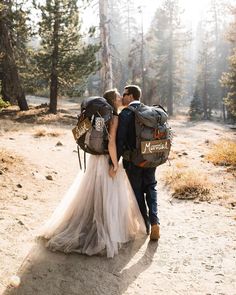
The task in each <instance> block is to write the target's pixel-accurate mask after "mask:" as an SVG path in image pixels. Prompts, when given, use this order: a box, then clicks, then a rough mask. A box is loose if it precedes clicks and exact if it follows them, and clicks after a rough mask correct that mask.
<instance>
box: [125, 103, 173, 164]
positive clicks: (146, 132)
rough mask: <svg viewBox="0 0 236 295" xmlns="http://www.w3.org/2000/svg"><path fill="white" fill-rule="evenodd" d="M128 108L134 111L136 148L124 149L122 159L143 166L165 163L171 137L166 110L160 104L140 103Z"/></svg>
mask: <svg viewBox="0 0 236 295" xmlns="http://www.w3.org/2000/svg"><path fill="white" fill-rule="evenodd" d="M128 108H129V109H130V110H131V111H133V112H134V113H135V130H136V149H135V150H133V151H126V152H125V154H124V159H126V160H129V161H131V162H133V163H134V164H135V165H136V166H139V167H143V168H149V167H157V166H159V165H161V164H163V163H165V162H166V161H167V159H168V156H169V153H170V147H171V137H172V135H171V129H170V127H169V125H168V123H167V118H168V115H167V112H166V111H165V110H164V109H163V108H162V107H161V106H146V105H144V104H142V103H141V104H140V106H138V107H137V108H134V107H132V106H129V107H128Z"/></svg>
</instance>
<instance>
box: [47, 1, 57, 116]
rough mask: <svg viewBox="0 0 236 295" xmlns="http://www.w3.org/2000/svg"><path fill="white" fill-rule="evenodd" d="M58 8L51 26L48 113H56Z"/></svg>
mask: <svg viewBox="0 0 236 295" xmlns="http://www.w3.org/2000/svg"><path fill="white" fill-rule="evenodd" d="M58 10H59V7H57V3H56V7H55V22H54V26H53V52H52V68H51V81H50V105H49V112H50V113H53V114H56V113H57V95H58V73H57V65H58V47H59V38H58V32H59V11H58Z"/></svg>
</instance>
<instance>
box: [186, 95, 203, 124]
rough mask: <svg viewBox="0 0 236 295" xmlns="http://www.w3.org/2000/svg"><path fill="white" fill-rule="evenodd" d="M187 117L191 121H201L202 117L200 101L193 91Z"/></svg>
mask: <svg viewBox="0 0 236 295" xmlns="http://www.w3.org/2000/svg"><path fill="white" fill-rule="evenodd" d="M189 116H190V119H191V120H199V119H202V116H203V108H202V100H201V98H200V96H199V93H198V91H197V90H195V92H194V95H193V99H192V101H191V103H190V110H189Z"/></svg>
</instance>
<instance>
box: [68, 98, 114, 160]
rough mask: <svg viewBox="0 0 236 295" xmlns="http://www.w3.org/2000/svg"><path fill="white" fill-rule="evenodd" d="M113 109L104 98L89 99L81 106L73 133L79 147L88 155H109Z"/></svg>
mask: <svg viewBox="0 0 236 295" xmlns="http://www.w3.org/2000/svg"><path fill="white" fill-rule="evenodd" d="M112 116H113V108H112V106H111V105H110V104H109V103H108V102H107V101H106V99H105V98H103V97H89V98H86V99H84V100H83V102H82V104H81V113H80V115H79V117H78V123H77V125H76V127H74V128H73V130H72V132H73V135H74V138H75V140H76V142H77V144H78V146H79V147H80V148H81V149H82V150H84V151H85V152H87V153H90V154H93V155H102V154H107V153H108V140H109V133H108V124H109V121H110V119H111V118H112Z"/></svg>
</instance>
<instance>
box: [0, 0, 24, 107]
mask: <svg viewBox="0 0 236 295" xmlns="http://www.w3.org/2000/svg"><path fill="white" fill-rule="evenodd" d="M6 5H8V8H7V9H4V10H2V11H0V52H1V63H2V73H3V74H2V96H3V99H4V100H6V101H9V102H10V103H11V104H16V103H18V106H19V108H20V110H21V111H26V110H28V109H29V107H28V104H27V101H26V99H25V93H24V89H23V87H22V85H21V81H20V77H19V74H18V69H17V65H16V61H15V57H14V52H13V48H12V43H11V40H10V32H9V26H8V24H9V22H10V20H9V19H8V18H7V13H9V5H10V4H9V3H6Z"/></svg>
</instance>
